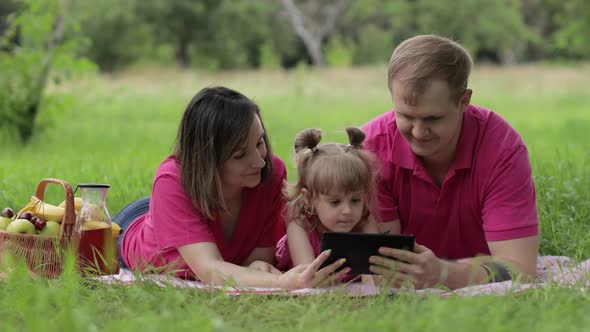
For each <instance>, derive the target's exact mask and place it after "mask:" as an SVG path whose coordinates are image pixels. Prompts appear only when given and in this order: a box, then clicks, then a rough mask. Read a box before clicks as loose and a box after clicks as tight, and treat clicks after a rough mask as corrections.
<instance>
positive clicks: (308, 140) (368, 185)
mask: <svg viewBox="0 0 590 332" xmlns="http://www.w3.org/2000/svg"><path fill="white" fill-rule="evenodd" d="M346 133H347V134H348V139H349V142H350V144H341V143H326V144H321V145H318V144H319V142H320V140H321V139H322V131H321V130H319V129H316V128H310V129H305V130H303V131H301V132H300V133H299V134H297V136H296V137H295V144H294V145H295V161H296V164H297V170H298V179H297V183H296V184H295V187H294V188H293V191H292V194H291V196H290V198H289V201H290V206H289V207H290V209H289V210H290V218H289V220H290V221H295V222H297V223H298V224H299V225H301V226H302V227H304V228H306V229H308V230H311V229H315V228H316V227H317V226H318V223H319V219H318V218H317V214H315V213H314V211H313V209H312V208H311V207H310V206H309V204H308V202H312V201H313V199H314V198H315V197H317V195H319V194H329V193H331V192H334V191H336V192H341V193H351V192H356V191H360V190H362V191H363V192H364V195H365V197H364V200H365V211H364V212H363V217H362V219H361V221H360V222H359V224H358V225H357V227H355V228H358V227H359V226H362V224H364V222H366V220H367V218H368V217H369V215H370V214H371V211H372V210H373V204H374V193H375V188H374V187H375V182H376V174H377V168H376V162H375V157H374V156H373V154H372V153H370V152H369V151H367V150H364V149H363V142H364V140H365V133H364V132H363V131H362V130H361V129H359V128H355V127H348V128H346ZM303 189H305V190H307V193H308V196H307V200H306V199H304V198H303V197H302V190H303Z"/></svg>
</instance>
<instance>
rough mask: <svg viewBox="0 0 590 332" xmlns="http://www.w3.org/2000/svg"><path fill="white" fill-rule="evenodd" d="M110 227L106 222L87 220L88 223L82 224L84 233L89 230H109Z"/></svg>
mask: <svg viewBox="0 0 590 332" xmlns="http://www.w3.org/2000/svg"><path fill="white" fill-rule="evenodd" d="M108 227H109V225H108V224H107V223H106V222H104V221H98V220H90V219H86V221H85V222H84V223H83V224H82V230H83V231H88V230H93V229H103V228H108Z"/></svg>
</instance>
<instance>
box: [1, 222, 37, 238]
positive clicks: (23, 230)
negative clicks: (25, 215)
mask: <svg viewBox="0 0 590 332" xmlns="http://www.w3.org/2000/svg"><path fill="white" fill-rule="evenodd" d="M6 231H7V232H10V233H20V234H35V233H36V232H35V231H36V230H35V226H33V224H31V222H30V221H29V220H27V219H16V220H15V221H13V222H11V223H10V224H8V227H6Z"/></svg>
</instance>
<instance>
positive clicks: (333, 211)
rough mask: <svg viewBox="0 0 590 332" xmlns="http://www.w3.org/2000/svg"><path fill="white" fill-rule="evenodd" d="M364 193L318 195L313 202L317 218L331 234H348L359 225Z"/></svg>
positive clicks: (363, 204)
mask: <svg viewBox="0 0 590 332" xmlns="http://www.w3.org/2000/svg"><path fill="white" fill-rule="evenodd" d="M364 197H365V196H364V192H363V191H357V192H353V193H346V194H343V193H338V192H331V193H329V194H328V195H323V194H320V195H319V196H318V197H316V198H315V199H314V200H313V204H312V205H313V207H314V208H315V210H316V212H317V214H318V218H319V219H320V222H321V223H322V225H323V226H324V227H325V228H326V229H327V230H328V231H331V232H350V231H352V229H353V228H354V227H355V226H356V225H357V224H358V223H359V221H360V220H361V218H362V216H363V210H364V207H365V202H364Z"/></svg>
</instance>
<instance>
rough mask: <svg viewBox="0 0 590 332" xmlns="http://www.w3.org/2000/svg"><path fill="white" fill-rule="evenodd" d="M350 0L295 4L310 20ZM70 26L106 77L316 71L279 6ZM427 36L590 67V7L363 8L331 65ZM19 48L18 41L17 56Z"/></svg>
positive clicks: (347, 26)
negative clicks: (178, 71)
mask: <svg viewBox="0 0 590 332" xmlns="http://www.w3.org/2000/svg"><path fill="white" fill-rule="evenodd" d="M47 1H48V0H39V2H47ZM62 1H64V0H62ZM342 1H345V0H340V1H338V0H324V1H321V2H317V1H310V0H299V1H295V2H294V3H295V4H296V5H297V6H298V7H299V8H300V9H301V11H302V12H303V14H304V16H305V18H312V17H315V16H317V15H318V14H321V13H322V12H321V10H324V9H325V8H327V6H329V5H330V4H335V3H338V2H342ZM53 2H59V0H53ZM28 3H30V1H24V0H3V1H2V3H1V4H0V35H5V34H6V32H7V31H8V30H9V27H10V19H9V17H11V16H10V15H11V13H12V14H14V13H15V12H16V11H18V10H24V8H26V7H27V4H28ZM318 3H319V4H321V5H318ZM310 4H315V5H314V6H310ZM322 5H323V6H324V7H322ZM307 8H311V9H308V10H306V9H307ZM68 19H69V20H73V21H77V22H79V23H80V31H79V33H78V34H74V33H71V31H70V32H69V33H68V36H70V37H76V38H80V37H83V38H84V39H85V40H86V41H87V42H88V43H87V44H85V46H84V47H81V48H79V49H78V50H77V52H78V55H80V56H84V57H88V58H89V59H90V60H92V61H93V62H95V63H97V64H98V65H99V67H100V68H101V69H102V70H116V69H118V68H121V67H125V66H129V65H133V64H137V63H146V62H152V63H161V64H169V63H177V64H179V65H181V66H191V67H197V68H205V69H214V70H217V69H234V68H259V67H265V66H270V67H271V68H274V67H276V64H277V61H278V63H279V64H280V65H281V66H282V67H285V68H288V67H292V66H295V65H296V64H297V63H299V62H301V61H304V62H308V63H310V56H309V55H308V53H307V50H306V48H305V46H304V45H303V43H302V42H301V41H300V40H299V38H298V36H297V35H296V34H295V32H294V29H293V27H292V26H291V24H290V21H289V19H288V17H287V13H286V11H285V10H284V8H283V6H282V5H281V2H280V1H279V0H259V1H251V0H168V1H159V0H142V1H139V0H123V1H120V0H101V1H93V0H77V1H72V3H71V10H70V12H69V15H68ZM309 31H310V32H311V33H313V30H312V29H311V28H310V29H309ZM420 33H437V34H441V35H444V36H447V37H451V38H454V39H456V40H459V41H461V42H462V43H463V44H464V45H465V46H466V47H467V48H468V49H469V51H470V52H471V53H472V54H473V55H474V57H475V58H476V59H478V60H491V61H494V62H498V63H502V64H511V63H514V62H519V63H521V62H529V61H538V60H571V59H573V60H580V59H584V58H586V59H587V58H588V55H589V54H590V44H589V43H587V42H586V40H587V36H588V35H590V2H589V1H579V0H566V1H562V0H488V1H482V0H456V1H440V0H413V1H409V0H394V1H392V0H357V1H353V2H351V4H350V5H349V6H347V7H346V9H345V10H344V11H343V12H342V14H341V15H339V17H338V18H337V20H336V24H335V27H334V29H332V30H331V31H330V33H329V34H327V35H326V37H325V38H324V40H323V43H322V45H323V52H324V53H326V55H327V56H328V57H331V60H328V61H327V64H328V65H334V66H342V65H349V64H355V65H361V64H374V63H385V62H386V61H387V59H388V57H389V55H390V54H391V51H392V50H393V48H394V46H395V45H396V44H397V43H399V41H401V40H403V39H406V38H408V37H410V36H412V35H415V34H420ZM21 42H25V40H23V39H22V38H21V40H20V41H19V40H14V39H12V40H10V43H11V44H12V47H13V48H14V47H17V45H20V43H21ZM9 48H10V47H9V46H6V45H5V46H3V49H4V50H7V49H9ZM269 52H271V57H270V58H269ZM272 58H276V59H277V60H269V59H272Z"/></svg>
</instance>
